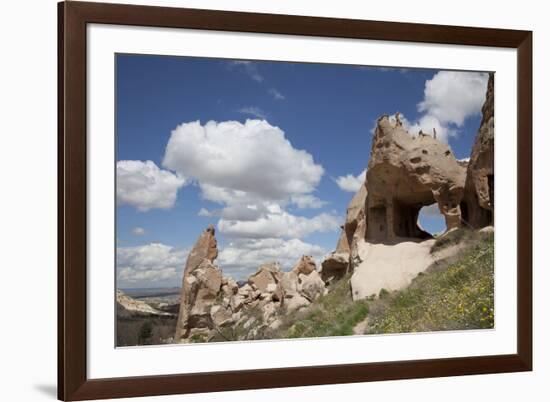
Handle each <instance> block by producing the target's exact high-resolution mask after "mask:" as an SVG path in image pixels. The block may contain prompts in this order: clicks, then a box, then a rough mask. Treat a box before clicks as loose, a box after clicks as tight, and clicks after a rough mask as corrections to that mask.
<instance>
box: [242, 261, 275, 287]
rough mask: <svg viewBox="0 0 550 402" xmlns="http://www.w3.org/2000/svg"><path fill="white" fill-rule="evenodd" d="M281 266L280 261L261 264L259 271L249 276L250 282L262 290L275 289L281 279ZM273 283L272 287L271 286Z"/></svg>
mask: <svg viewBox="0 0 550 402" xmlns="http://www.w3.org/2000/svg"><path fill="white" fill-rule="evenodd" d="M281 275H282V272H281V268H280V266H279V264H278V263H276V262H274V263H269V264H264V265H261V266H260V268H259V269H258V271H257V272H256V273H255V274H253V275H251V276H250V277H249V278H248V284H249V285H252V286H255V287H256V289H258V290H259V291H260V292H264V293H265V292H267V291H268V289H272V291H273V290H274V289H275V287H273V286H276V285H277V283H279V281H280V280H281ZM270 285H271V287H270Z"/></svg>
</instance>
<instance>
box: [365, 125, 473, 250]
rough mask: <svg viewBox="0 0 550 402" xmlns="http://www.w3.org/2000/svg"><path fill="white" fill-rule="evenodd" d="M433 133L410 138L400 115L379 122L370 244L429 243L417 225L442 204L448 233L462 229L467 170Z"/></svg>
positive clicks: (371, 179)
mask: <svg viewBox="0 0 550 402" xmlns="http://www.w3.org/2000/svg"><path fill="white" fill-rule="evenodd" d="M436 136H437V133H436V132H435V129H434V131H433V133H429V134H427V133H422V131H420V132H419V133H418V134H417V135H410V134H409V133H407V131H405V129H404V128H403V125H402V124H401V122H400V120H399V115H396V119H395V121H393V122H392V121H390V119H389V118H388V116H382V117H381V118H379V119H378V122H377V125H376V129H375V133H374V137H373V141H372V149H371V154H370V160H369V165H368V170H367V179H366V187H367V191H368V196H367V209H366V216H367V220H366V222H367V229H366V239H367V240H369V241H387V240H390V241H391V240H394V239H396V238H399V237H404V238H406V237H414V238H429V237H430V235H429V234H428V233H426V232H424V231H422V230H421V229H420V228H419V227H418V225H417V219H418V213H419V211H420V209H421V208H422V207H423V206H427V205H431V204H433V203H434V202H437V205H438V207H439V210H440V211H441V213H442V214H443V216H444V217H445V222H446V225H447V230H450V229H453V228H457V227H459V226H460V225H461V212H460V206H459V204H460V201H461V200H462V195H463V192H464V182H465V180H466V169H465V168H464V167H463V166H461V165H460V164H459V163H458V162H457V160H456V158H455V157H454V155H453V153H452V151H451V149H450V148H449V146H448V145H446V144H444V143H442V142H440V141H439V140H437V138H436Z"/></svg>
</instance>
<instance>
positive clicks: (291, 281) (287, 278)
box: [274, 271, 298, 301]
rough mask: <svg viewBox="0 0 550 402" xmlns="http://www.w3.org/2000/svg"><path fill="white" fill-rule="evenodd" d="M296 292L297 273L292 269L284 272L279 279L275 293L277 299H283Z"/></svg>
mask: <svg viewBox="0 0 550 402" xmlns="http://www.w3.org/2000/svg"><path fill="white" fill-rule="evenodd" d="M297 293H298V274H296V272H294V271H290V272H285V273H284V274H283V275H282V276H281V281H280V282H279V283H278V284H277V289H276V290H275V293H274V294H275V295H277V297H278V300H280V301H283V300H284V299H285V297H292V296H294V295H295V294H297Z"/></svg>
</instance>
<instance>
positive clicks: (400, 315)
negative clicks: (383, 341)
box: [367, 231, 494, 334]
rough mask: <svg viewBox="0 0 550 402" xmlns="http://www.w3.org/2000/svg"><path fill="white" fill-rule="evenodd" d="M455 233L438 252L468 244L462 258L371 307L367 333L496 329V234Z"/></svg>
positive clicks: (442, 264)
mask: <svg viewBox="0 0 550 402" xmlns="http://www.w3.org/2000/svg"><path fill="white" fill-rule="evenodd" d="M456 232H457V233H456V234H455V235H453V237H450V238H449V239H447V240H445V241H444V242H439V244H438V243H437V242H436V244H435V245H434V247H436V246H437V247H436V250H437V249H439V250H440V249H442V248H444V247H447V246H449V245H452V244H457V243H459V242H465V244H466V245H465V248H464V249H463V250H462V251H461V252H459V255H457V256H455V257H454V258H452V259H451V260H447V261H443V262H440V263H438V264H435V265H434V266H432V267H430V269H428V270H427V271H426V272H424V273H423V274H421V275H419V276H418V277H417V278H415V280H414V281H413V283H412V284H411V285H410V286H409V287H408V288H406V289H404V290H402V291H398V292H393V293H390V294H389V295H387V294H385V295H384V297H383V298H381V299H379V300H376V301H371V302H370V305H369V307H370V313H369V323H368V327H367V333H375V334H380V333H403V332H426V331H438V330H459V329H472V328H479V329H482V328H493V326H494V304H493V303H494V271H493V260H494V242H493V235H492V234H479V235H478V234H473V233H472V232H471V231H470V232H469V231H456Z"/></svg>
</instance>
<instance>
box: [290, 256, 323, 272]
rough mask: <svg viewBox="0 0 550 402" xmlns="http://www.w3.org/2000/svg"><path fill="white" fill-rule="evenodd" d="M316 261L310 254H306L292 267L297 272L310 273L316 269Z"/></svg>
mask: <svg viewBox="0 0 550 402" xmlns="http://www.w3.org/2000/svg"><path fill="white" fill-rule="evenodd" d="M316 268H317V267H316V265H315V261H314V260H313V257H311V256H310V255H304V256H302V258H300V260H299V261H298V262H297V263H296V265H294V267H293V268H292V272H295V273H296V274H304V275H309V274H310V273H312V272H313V271H315V269H316Z"/></svg>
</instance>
